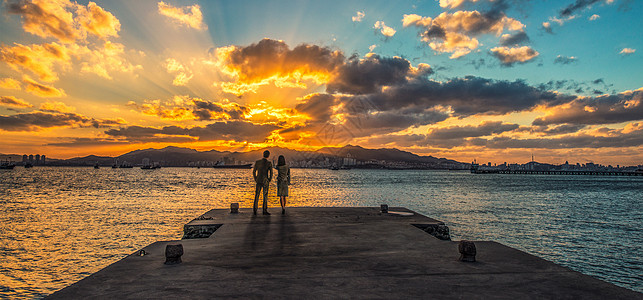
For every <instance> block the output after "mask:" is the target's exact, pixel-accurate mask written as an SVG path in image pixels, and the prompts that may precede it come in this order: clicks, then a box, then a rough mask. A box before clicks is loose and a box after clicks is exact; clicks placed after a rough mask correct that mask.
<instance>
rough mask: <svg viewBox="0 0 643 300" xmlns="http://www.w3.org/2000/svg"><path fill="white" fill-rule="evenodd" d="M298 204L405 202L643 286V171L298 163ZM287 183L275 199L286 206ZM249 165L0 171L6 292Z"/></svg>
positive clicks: (247, 180)
mask: <svg viewBox="0 0 643 300" xmlns="http://www.w3.org/2000/svg"><path fill="white" fill-rule="evenodd" d="M292 176H293V180H292V183H293V185H292V186H291V189H290V193H291V197H289V202H290V204H291V205H293V206H379V205H380V204H381V203H388V204H389V205H391V206H405V207H407V208H409V209H413V210H415V211H417V212H419V213H422V214H425V215H428V216H430V217H434V218H436V219H439V220H441V221H444V222H445V223H447V225H448V226H449V227H450V229H451V233H452V237H453V239H455V240H459V239H465V238H466V239H473V240H495V241H498V242H501V243H504V244H506V245H509V246H512V247H515V248H518V249H521V250H525V251H527V252H529V253H532V254H535V255H537V256H540V257H542V258H545V259H548V260H551V261H554V262H556V263H559V264H561V265H564V266H567V267H569V268H572V269H574V270H577V271H580V272H583V273H585V274H589V275H592V276H595V277H598V278H601V279H603V280H606V281H609V282H612V283H614V284H617V285H620V286H623V287H627V288H630V289H633V290H636V291H639V292H643V279H642V277H641V274H643V256H642V255H641V254H640V253H641V252H640V251H641V247H642V246H643V213H642V211H643V210H642V209H641V207H642V205H643V178H642V177H637V178H634V177H597V176H562V175H556V176H554V175H550V176H546V175H501V174H489V175H475V174H470V173H467V172H446V171H421V170H419V171H415V170H414V171H385V170H340V171H331V170H308V169H293V170H292ZM275 191H276V188H275V187H274V186H273V187H272V188H271V191H270V192H271V199H272V203H271V205H272V206H273V207H277V206H278V205H279V204H278V203H279V199H278V198H277V197H276V196H275ZM253 193H254V186H253V184H252V182H251V171H250V170H233V169H228V170H221V169H211V168H210V169H207V168H203V169H191V168H163V169H160V170H140V169H136V168H135V169H110V168H103V169H98V170H94V169H91V168H63V167H59V168H53V167H40V168H39V167H35V168H32V169H23V168H20V167H18V168H16V169H14V170H0V254H1V257H2V260H0V298H5V297H11V298H14V297H17V298H39V297H42V296H45V295H48V294H50V293H52V292H54V291H56V290H58V289H61V288H63V287H65V286H67V285H69V284H71V283H74V282H76V281H78V280H79V279H82V278H83V277H86V276H88V275H90V274H92V273H94V272H96V271H98V270H100V269H101V268H103V267H105V266H107V265H109V264H111V263H113V262H115V261H117V260H119V259H121V258H122V257H124V256H126V255H128V254H130V253H132V252H134V251H136V250H137V249H140V248H142V247H144V246H146V245H148V244H150V243H152V242H154V241H157V240H170V239H179V238H180V237H181V235H182V226H183V224H185V223H187V222H189V221H190V220H191V219H193V218H195V217H197V216H198V215H200V214H201V213H203V212H205V211H207V210H209V209H211V208H225V207H228V205H229V203H230V202H240V203H241V205H242V207H250V206H251V205H252V199H253Z"/></svg>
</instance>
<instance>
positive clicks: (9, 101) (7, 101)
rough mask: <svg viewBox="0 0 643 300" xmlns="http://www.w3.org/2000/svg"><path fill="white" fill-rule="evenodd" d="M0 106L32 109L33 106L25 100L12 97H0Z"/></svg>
mask: <svg viewBox="0 0 643 300" xmlns="http://www.w3.org/2000/svg"><path fill="white" fill-rule="evenodd" d="M0 105H2V106H9V107H17V108H28V107H33V105H31V104H29V103H28V102H26V101H25V100H22V99H19V98H16V97H13V96H0Z"/></svg>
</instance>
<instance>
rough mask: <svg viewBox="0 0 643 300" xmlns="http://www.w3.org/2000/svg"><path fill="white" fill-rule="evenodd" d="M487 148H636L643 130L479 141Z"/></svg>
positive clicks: (641, 142)
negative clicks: (605, 134)
mask: <svg viewBox="0 0 643 300" xmlns="http://www.w3.org/2000/svg"><path fill="white" fill-rule="evenodd" d="M480 142H481V144H482V145H484V146H485V147H488V148H495V149H507V148H530V149H534V148H535V149H539V148H540V149H570V148H605V147H636V146H641V145H643V130H641V129H638V130H635V131H632V132H627V133H624V132H622V131H619V132H616V133H615V134H614V135H613V136H594V135H589V134H581V135H577V136H564V137H560V138H535V139H514V138H504V137H503V138H494V139H490V140H483V141H480Z"/></svg>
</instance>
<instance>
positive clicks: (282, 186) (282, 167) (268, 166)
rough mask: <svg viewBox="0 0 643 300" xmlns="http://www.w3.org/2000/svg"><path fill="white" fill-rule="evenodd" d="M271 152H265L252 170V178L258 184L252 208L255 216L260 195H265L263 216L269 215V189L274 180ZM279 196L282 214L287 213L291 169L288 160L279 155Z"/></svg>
mask: <svg viewBox="0 0 643 300" xmlns="http://www.w3.org/2000/svg"><path fill="white" fill-rule="evenodd" d="M269 156H270V151H268V150H266V151H264V152H263V158H262V159H260V160H258V161H256V162H255V166H254V168H253V169H252V176H253V177H254V178H255V182H256V183H257V185H256V187H255V202H254V205H253V207H252V212H253V214H255V215H256V214H257V204H258V202H259V195H260V194H261V193H263V214H264V215H269V214H270V213H269V212H268V187H269V186H270V181H271V180H272V163H271V162H270V161H269V160H268V157H269ZM275 169H277V196H279V203H280V204H281V213H282V214H285V213H286V197H288V185H289V184H290V168H289V167H288V166H287V165H286V158H285V157H284V156H283V155H279V158H278V159H277V167H275Z"/></svg>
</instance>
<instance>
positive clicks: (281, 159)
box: [277, 155, 286, 166]
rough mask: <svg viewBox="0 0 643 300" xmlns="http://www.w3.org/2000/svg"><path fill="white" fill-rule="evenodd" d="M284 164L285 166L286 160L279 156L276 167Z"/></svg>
mask: <svg viewBox="0 0 643 300" xmlns="http://www.w3.org/2000/svg"><path fill="white" fill-rule="evenodd" d="M285 164H286V158H285V157H284V156H283V155H279V158H278V159H277V165H278V166H283V165H285Z"/></svg>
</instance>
